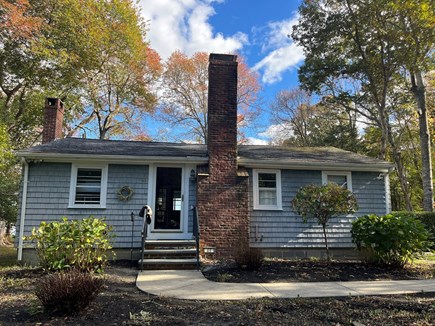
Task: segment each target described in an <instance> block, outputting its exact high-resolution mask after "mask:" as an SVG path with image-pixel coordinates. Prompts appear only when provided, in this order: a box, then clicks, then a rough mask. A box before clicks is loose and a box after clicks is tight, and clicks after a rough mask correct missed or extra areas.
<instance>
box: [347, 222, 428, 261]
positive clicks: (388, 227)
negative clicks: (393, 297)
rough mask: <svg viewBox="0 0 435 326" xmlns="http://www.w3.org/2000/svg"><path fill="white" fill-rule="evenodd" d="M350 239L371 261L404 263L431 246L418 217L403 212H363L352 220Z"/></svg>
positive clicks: (426, 232)
mask: <svg viewBox="0 0 435 326" xmlns="http://www.w3.org/2000/svg"><path fill="white" fill-rule="evenodd" d="M351 233H352V241H353V242H354V243H355V244H356V246H357V248H358V250H360V251H361V252H362V253H363V255H364V256H365V259H366V260H367V261H370V262H372V263H376V264H381V265H388V266H395V267H396V266H398V267H403V266H404V265H405V264H406V263H407V262H409V261H411V260H412V259H413V258H415V257H416V256H417V255H418V254H421V253H422V252H424V251H428V250H429V249H430V246H431V244H432V243H431V242H430V241H429V237H430V234H429V232H428V231H427V230H426V229H425V227H424V225H423V223H421V222H420V221H419V220H418V219H416V218H414V217H412V216H409V215H405V214H398V215H392V214H388V215H385V216H377V215H374V214H372V215H365V216H362V217H360V218H358V219H357V220H356V221H354V222H353V223H352V231H351Z"/></svg>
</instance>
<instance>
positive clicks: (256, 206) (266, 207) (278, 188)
mask: <svg viewBox="0 0 435 326" xmlns="http://www.w3.org/2000/svg"><path fill="white" fill-rule="evenodd" d="M259 173H274V174H275V175H276V205H260V200H259V188H258V174H259ZM253 193H254V209H255V210H269V211H280V210H282V195H281V170H268V169H264V170H253Z"/></svg>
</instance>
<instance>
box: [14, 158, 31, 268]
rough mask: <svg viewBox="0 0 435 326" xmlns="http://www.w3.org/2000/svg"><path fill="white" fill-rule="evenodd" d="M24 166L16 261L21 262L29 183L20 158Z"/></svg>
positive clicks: (23, 160)
mask: <svg viewBox="0 0 435 326" xmlns="http://www.w3.org/2000/svg"><path fill="white" fill-rule="evenodd" d="M21 162H22V163H23V166H24V176H23V194H22V197H21V214H20V233H19V238H18V257H17V259H18V261H21V260H23V237H24V223H25V219H26V205H27V183H28V181H29V164H28V163H27V162H26V159H25V158H24V157H22V158H21Z"/></svg>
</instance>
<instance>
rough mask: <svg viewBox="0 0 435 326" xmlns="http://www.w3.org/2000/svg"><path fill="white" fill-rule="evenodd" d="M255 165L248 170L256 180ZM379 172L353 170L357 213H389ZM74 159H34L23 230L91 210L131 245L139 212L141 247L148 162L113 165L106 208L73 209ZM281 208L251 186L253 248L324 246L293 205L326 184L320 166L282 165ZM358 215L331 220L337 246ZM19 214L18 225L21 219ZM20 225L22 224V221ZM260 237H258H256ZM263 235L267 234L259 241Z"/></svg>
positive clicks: (118, 243)
mask: <svg viewBox="0 0 435 326" xmlns="http://www.w3.org/2000/svg"><path fill="white" fill-rule="evenodd" d="M252 173H253V171H252V170H249V174H250V176H251V180H252ZM378 176H379V173H371V172H352V186H353V191H354V193H355V195H356V196H357V199H358V204H359V211H358V212H357V213H356V214H355V215H356V216H362V215H364V214H369V213H376V214H385V211H386V202H385V189H384V188H385V183H384V180H380V179H379V178H378ZM70 179H71V164H70V163H31V164H30V166H29V182H28V194H27V209H26V223H25V229H24V234H25V235H28V234H29V233H30V232H31V230H32V229H33V228H34V227H37V226H38V225H39V224H40V222H41V221H43V220H44V221H55V220H59V218H60V217H61V216H67V217H69V218H83V217H87V216H89V215H94V216H95V217H105V218H106V220H107V222H108V224H110V225H112V226H113V227H114V232H115V234H116V238H115V239H114V240H115V243H114V246H115V247H116V248H130V246H131V230H132V222H131V218H130V214H131V212H133V213H135V215H136V219H135V229H134V244H133V245H134V247H139V246H140V232H141V228H142V219H141V218H139V217H138V216H137V214H138V212H139V210H140V208H141V207H142V206H143V205H145V204H147V199H148V166H146V165H121V164H119V165H117V164H109V168H108V185H107V205H106V209H78V208H68V202H69V191H70V181H71V180H70ZM281 180H282V205H283V209H282V211H265V210H253V200H252V198H253V185H252V181H251V182H250V186H249V198H250V201H249V210H250V239H251V244H252V246H254V247H261V248H286V247H291V248H323V246H324V243H323V234H322V229H321V227H320V226H318V225H317V223H316V222H315V221H311V222H309V223H303V222H302V219H301V218H300V217H299V216H296V215H295V214H294V213H293V212H292V211H291V208H290V203H291V200H292V199H293V198H294V196H295V194H296V192H297V190H298V189H299V188H300V187H302V186H304V185H307V184H311V183H315V184H321V182H322V173H321V171H312V170H306V171H305V170H282V171H281ZM124 185H128V186H130V187H132V189H134V192H135V193H134V196H133V197H132V198H131V200H130V201H128V202H123V201H120V200H119V199H118V198H117V191H118V190H119V188H120V187H122V186H124ZM188 205H189V222H188V230H189V232H192V228H193V211H192V210H191V207H192V206H194V205H196V181H195V180H194V179H191V180H189V202H188ZM353 219H354V217H339V218H334V219H333V220H332V221H331V223H329V224H330V225H329V228H328V234H329V241H330V245H331V247H332V248H348V247H351V246H352V243H351V238H350V223H351V221H352V220H353ZM19 221H20V220H19V219H18V224H19ZM18 228H19V225H18ZM256 237H257V239H256ZM260 239H262V240H261V241H260Z"/></svg>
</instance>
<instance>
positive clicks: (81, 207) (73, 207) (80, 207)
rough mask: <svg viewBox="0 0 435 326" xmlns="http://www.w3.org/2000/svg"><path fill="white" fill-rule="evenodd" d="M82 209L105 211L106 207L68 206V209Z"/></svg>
mask: <svg viewBox="0 0 435 326" xmlns="http://www.w3.org/2000/svg"><path fill="white" fill-rule="evenodd" d="M77 208H78V209H83V208H91V209H106V206H101V205H73V206H71V205H70V206H68V209H77Z"/></svg>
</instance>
